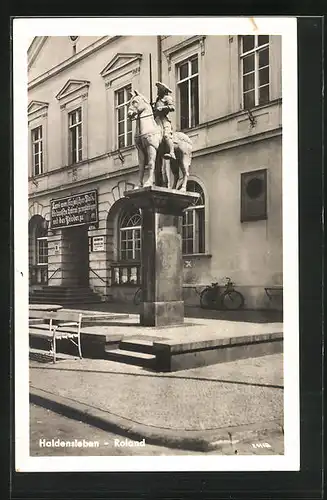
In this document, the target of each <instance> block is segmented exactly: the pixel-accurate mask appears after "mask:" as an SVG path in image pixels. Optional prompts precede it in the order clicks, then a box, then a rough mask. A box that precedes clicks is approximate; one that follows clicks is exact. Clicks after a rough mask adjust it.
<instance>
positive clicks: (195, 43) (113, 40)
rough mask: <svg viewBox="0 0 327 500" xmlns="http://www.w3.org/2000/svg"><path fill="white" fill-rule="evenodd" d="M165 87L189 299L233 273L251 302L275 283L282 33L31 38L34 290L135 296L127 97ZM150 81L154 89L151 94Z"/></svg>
mask: <svg viewBox="0 0 327 500" xmlns="http://www.w3.org/2000/svg"><path fill="white" fill-rule="evenodd" d="M150 71H151V74H152V81H153V83H154V82H156V81H157V80H160V81H162V82H164V83H165V84H166V85H168V86H169V87H170V88H171V89H172V90H173V98H174V100H175V104H176V110H175V112H174V113H171V120H172V125H173V128H174V130H182V131H184V132H185V133H186V134H187V135H188V136H189V137H190V138H191V140H192V143H193V160H192V164H191V169H190V176H189V180H188V190H190V191H196V192H198V193H200V195H201V196H200V198H199V201H198V203H197V204H196V205H195V206H194V207H190V208H189V209H187V210H186V212H185V214H184V217H183V260H184V284H185V301H186V303H187V304H190V305H192V304H194V305H195V304H198V303H199V297H198V295H197V290H198V287H201V285H205V284H209V283H211V282H212V281H216V280H218V281H221V280H223V278H224V277H225V276H229V277H230V278H231V279H232V281H233V282H234V283H235V284H236V287H237V289H238V290H240V291H241V292H242V293H243V295H244V297H245V304H246V307H248V308H271V307H274V304H273V302H272V301H271V299H270V298H269V296H267V293H266V292H265V288H266V287H269V286H272V285H281V284H282V269H283V267H282V262H283V259H282V86H281V75H282V68H281V37H280V36H268V35H253V36H213V35H210V36H209V35H208V36H144V37H142V36H137V37H136V36H135V37H133V36H116V37H109V36H104V37H77V36H72V37H68V36H67V37H65V36H61V37H36V38H34V40H33V42H32V44H31V45H30V47H29V50H28V102H29V105H28V127H29V269H30V287H31V289H33V288H35V287H40V286H44V285H47V286H68V287H74V286H79V287H90V288H91V289H93V290H94V291H96V292H97V293H99V294H100V295H101V297H102V298H103V300H109V298H110V299H111V300H112V299H113V300H128V301H129V300H131V297H132V296H133V295H134V293H135V291H136V289H137V288H138V287H139V285H140V245H141V231H142V218H141V214H140V213H139V211H137V210H136V209H135V208H134V207H133V206H131V205H129V204H128V203H127V202H126V200H125V198H124V192H125V191H126V190H129V189H133V188H134V187H135V185H136V184H137V180H138V159H137V152H136V149H135V147H134V133H133V130H134V123H133V122H131V121H130V120H128V118H127V106H128V101H129V99H130V92H131V91H132V90H134V89H136V90H138V91H139V92H141V93H142V94H144V95H145V96H148V97H149V98H150ZM154 89H155V87H154V85H153V89H152V90H153V98H154V97H155V94H154V92H155V91H154Z"/></svg>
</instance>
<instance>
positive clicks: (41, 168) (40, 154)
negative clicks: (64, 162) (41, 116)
mask: <svg viewBox="0 0 327 500" xmlns="http://www.w3.org/2000/svg"><path fill="white" fill-rule="evenodd" d="M36 131H41V134H40V137H39V138H37V139H35V138H34V137H33V136H34V133H35V132H36ZM31 142H32V144H31V148H32V173H33V177H37V176H38V175H41V174H43V172H44V152H43V149H44V144H43V143H44V141H43V127H42V124H40V125H37V126H36V127H34V128H32V129H31ZM36 144H38V145H39V146H41V148H40V149H39V151H38V152H37V153H35V145H36ZM36 157H38V158H39V164H38V169H39V171H38V172H36V163H35V158H36Z"/></svg>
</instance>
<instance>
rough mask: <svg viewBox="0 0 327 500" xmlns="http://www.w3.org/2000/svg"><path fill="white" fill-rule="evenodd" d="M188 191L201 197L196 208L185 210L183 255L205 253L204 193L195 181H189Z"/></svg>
mask: <svg viewBox="0 0 327 500" xmlns="http://www.w3.org/2000/svg"><path fill="white" fill-rule="evenodd" d="M187 191H191V192H193V193H199V194H200V197H199V198H198V200H197V202H196V204H195V205H194V206H192V207H189V208H188V209H187V210H185V212H184V215H183V233H182V234H183V254H194V253H204V251H205V234H204V220H205V214H204V208H205V204H204V202H205V200H204V193H203V190H202V188H201V186H200V185H199V184H198V183H197V182H195V181H188V183H187Z"/></svg>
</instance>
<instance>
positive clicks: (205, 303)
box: [200, 287, 216, 309]
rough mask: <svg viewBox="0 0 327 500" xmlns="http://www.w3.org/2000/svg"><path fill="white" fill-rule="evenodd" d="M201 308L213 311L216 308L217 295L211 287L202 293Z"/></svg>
mask: <svg viewBox="0 0 327 500" xmlns="http://www.w3.org/2000/svg"><path fill="white" fill-rule="evenodd" d="M200 306H201V307H202V309H212V308H215V307H216V293H215V292H214V291H213V290H212V288H211V287H207V288H205V289H204V290H203V291H202V292H201V294H200Z"/></svg>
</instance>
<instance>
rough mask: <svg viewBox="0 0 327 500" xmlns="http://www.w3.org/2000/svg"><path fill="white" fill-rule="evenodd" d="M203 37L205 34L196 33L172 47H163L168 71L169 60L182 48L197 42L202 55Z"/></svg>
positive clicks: (187, 47)
mask: <svg viewBox="0 0 327 500" xmlns="http://www.w3.org/2000/svg"><path fill="white" fill-rule="evenodd" d="M205 39H206V35H196V36H191V37H189V38H187V39H186V40H183V41H182V42H180V43H177V44H176V45H174V46H173V47H169V48H168V49H165V50H164V51H163V53H164V54H165V56H166V59H167V62H168V71H170V70H171V61H172V59H173V58H174V57H175V56H176V55H177V54H178V53H179V52H182V51H183V50H186V49H189V48H190V47H191V46H192V45H195V44H197V45H198V46H199V47H200V53H201V55H202V56H204V54H205Z"/></svg>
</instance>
